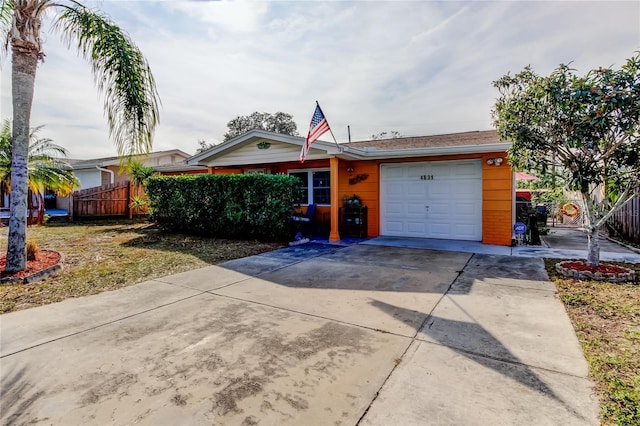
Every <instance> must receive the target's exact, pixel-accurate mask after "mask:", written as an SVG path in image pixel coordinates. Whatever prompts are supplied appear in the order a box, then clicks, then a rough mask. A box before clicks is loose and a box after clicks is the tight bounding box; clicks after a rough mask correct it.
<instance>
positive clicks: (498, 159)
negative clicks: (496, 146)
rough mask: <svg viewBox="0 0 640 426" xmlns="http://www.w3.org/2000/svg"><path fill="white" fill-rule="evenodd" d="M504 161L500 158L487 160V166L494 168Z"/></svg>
mask: <svg viewBox="0 0 640 426" xmlns="http://www.w3.org/2000/svg"><path fill="white" fill-rule="evenodd" d="M503 161H504V160H503V159H502V158H500V157H498V158H489V159H487V164H488V165H489V166H493V165H495V166H496V167H498V166H500V165H501V164H502V162H503Z"/></svg>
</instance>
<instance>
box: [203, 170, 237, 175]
mask: <svg viewBox="0 0 640 426" xmlns="http://www.w3.org/2000/svg"><path fill="white" fill-rule="evenodd" d="M209 173H211V174H212V175H239V174H240V173H242V169H232V168H214V169H212V170H210V171H209Z"/></svg>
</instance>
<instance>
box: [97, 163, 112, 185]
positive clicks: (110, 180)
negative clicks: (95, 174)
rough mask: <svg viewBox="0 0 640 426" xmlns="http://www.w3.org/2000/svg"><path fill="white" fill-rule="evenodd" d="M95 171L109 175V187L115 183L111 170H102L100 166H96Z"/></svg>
mask: <svg viewBox="0 0 640 426" xmlns="http://www.w3.org/2000/svg"><path fill="white" fill-rule="evenodd" d="M96 169H98V170H100V171H101V172H107V173H109V174H110V175H111V178H110V179H109V183H110V184H111V185H113V183H114V182H115V181H116V174H115V172H114V171H113V170H109V169H103V168H102V167H100V166H96Z"/></svg>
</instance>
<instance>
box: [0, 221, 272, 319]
mask: <svg viewBox="0 0 640 426" xmlns="http://www.w3.org/2000/svg"><path fill="white" fill-rule="evenodd" d="M7 231H8V229H7V228H6V227H4V228H1V229H0V249H1V250H2V251H3V252H6V245H7ZM28 235H29V239H30V240H33V241H35V242H36V243H37V245H38V246H39V247H40V248H41V249H49V250H56V251H59V252H61V253H62V254H63V255H64V257H65V261H64V271H63V272H62V273H61V274H60V275H58V276H56V277H52V278H48V279H46V280H45V281H42V282H39V283H34V284H27V285H25V284H3V285H1V286H0V313H5V312H11V311H14V310H19V309H26V308H30V307H33V306H39V305H45V304H48V303H53V302H59V301H61V300H64V299H67V298H70V297H78V296H85V295H89V294H96V293H100V292H102V291H107V290H115V289H118V288H122V287H126V286H129V285H133V284H137V283H140V282H143V281H147V280H150V279H154V278H159V277H163V276H166V275H171V274H175V273H178V272H184V271H187V270H190V269H195V268H200V267H204V266H208V265H214V264H217V263H221V262H225V261H227V260H231V259H237V258H240V257H245V256H250V255H254V254H259V253H263V252H266V251H270V250H274V249H277V248H281V247H282V245H281V244H277V243H260V242H256V241H236V240H221V239H214V238H201V237H193V236H186V235H180V234H164V233H161V232H159V231H158V230H157V229H155V228H153V227H151V226H149V225H148V224H147V223H130V222H126V223H125V222H119V223H113V222H112V223H80V224H66V223H65V224H51V225H46V226H34V227H31V228H29V230H28Z"/></svg>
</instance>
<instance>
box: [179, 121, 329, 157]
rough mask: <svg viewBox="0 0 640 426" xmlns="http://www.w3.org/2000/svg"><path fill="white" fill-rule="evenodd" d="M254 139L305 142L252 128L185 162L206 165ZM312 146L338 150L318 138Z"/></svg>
mask: <svg viewBox="0 0 640 426" xmlns="http://www.w3.org/2000/svg"><path fill="white" fill-rule="evenodd" d="M256 139H267V140H270V141H274V142H282V143H288V144H291V145H296V146H299V147H302V145H303V144H304V143H305V138H303V137H301V136H291V135H285V134H282V133H274V132H268V131H265V130H258V129H254V130H251V131H249V132H247V133H244V134H242V135H240V136H237V137H235V138H233V139H230V140H228V141H227V142H223V143H221V144H219V145H216V146H213V147H211V148H209V149H208V150H206V151H204V152H201V153H199V154H196V155H194V156H192V157H189V158H187V160H186V164H188V165H193V166H206V165H207V164H205V163H204V162H206V161H207V160H209V161H211V160H212V159H215V158H216V157H219V156H220V154H222V153H223V152H225V151H228V150H231V149H233V148H235V147H239V146H243V145H245V144H248V143H250V142H251V141H252V140H256ZM313 148H315V149H321V150H323V151H325V152H326V153H327V155H335V154H338V153H339V151H340V150H339V148H338V146H336V144H333V143H330V142H324V141H320V140H318V141H316V142H314V144H313Z"/></svg>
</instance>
